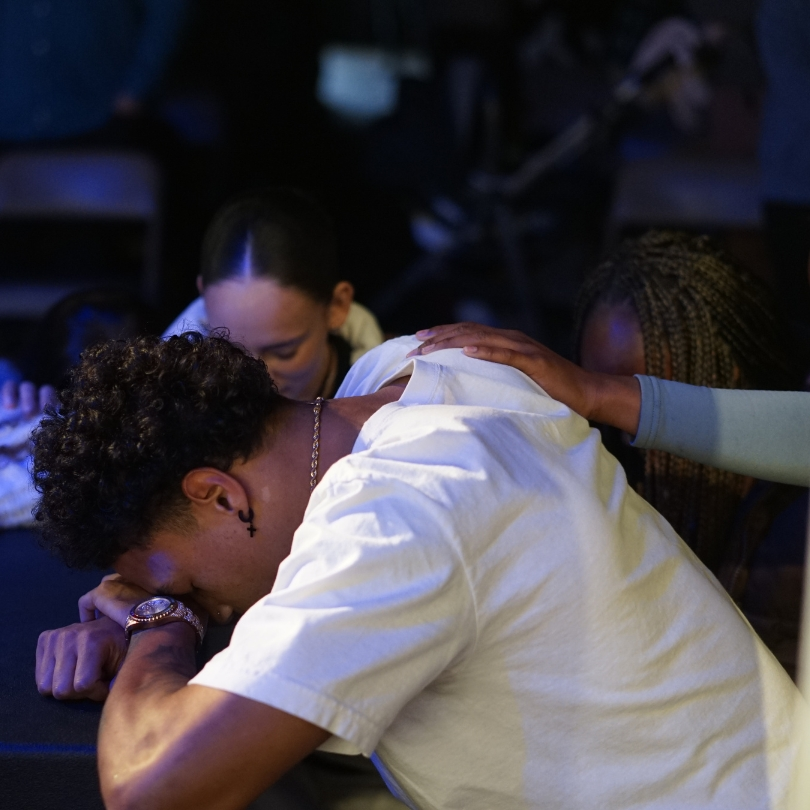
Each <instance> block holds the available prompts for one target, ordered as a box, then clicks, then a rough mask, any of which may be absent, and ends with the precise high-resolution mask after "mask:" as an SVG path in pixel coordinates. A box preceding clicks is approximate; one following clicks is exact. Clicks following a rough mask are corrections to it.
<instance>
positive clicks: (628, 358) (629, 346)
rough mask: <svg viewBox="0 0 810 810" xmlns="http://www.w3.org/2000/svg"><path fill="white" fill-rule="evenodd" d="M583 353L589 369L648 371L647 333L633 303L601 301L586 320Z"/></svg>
mask: <svg viewBox="0 0 810 810" xmlns="http://www.w3.org/2000/svg"><path fill="white" fill-rule="evenodd" d="M579 354H580V361H581V365H582V367H583V368H584V369H586V370H587V371H598V372H601V373H603V374H623V375H627V376H632V375H633V374H646V373H647V364H646V361H645V360H644V337H643V335H642V332H641V323H640V321H639V319H638V315H637V314H636V311H635V309H634V308H633V305H632V304H631V303H630V302H629V301H626V302H623V303H620V304H597V305H596V306H595V307H594V308H593V309H592V310H591V313H590V315H588V317H587V319H586V320H585V325H584V327H583V330H582V340H581V343H580V349H579Z"/></svg>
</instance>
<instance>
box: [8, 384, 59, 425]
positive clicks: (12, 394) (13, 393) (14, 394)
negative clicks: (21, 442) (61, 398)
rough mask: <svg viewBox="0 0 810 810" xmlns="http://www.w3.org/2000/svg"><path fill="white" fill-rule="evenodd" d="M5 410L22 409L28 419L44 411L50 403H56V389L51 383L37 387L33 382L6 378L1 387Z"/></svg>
mask: <svg viewBox="0 0 810 810" xmlns="http://www.w3.org/2000/svg"><path fill="white" fill-rule="evenodd" d="M0 402H2V407H3V410H6V411H16V410H18V409H19V410H20V411H21V412H22V415H23V417H25V418H26V419H28V418H30V417H32V416H37V415H38V414H40V413H42V411H44V410H45V408H46V407H47V406H48V405H54V404H56V391H55V390H54V388H53V386H51V385H43V386H42V387H41V388H39V389H37V387H36V386H35V385H34V383H32V382H23V383H16V382H14V380H6V382H4V383H3V387H2V389H0Z"/></svg>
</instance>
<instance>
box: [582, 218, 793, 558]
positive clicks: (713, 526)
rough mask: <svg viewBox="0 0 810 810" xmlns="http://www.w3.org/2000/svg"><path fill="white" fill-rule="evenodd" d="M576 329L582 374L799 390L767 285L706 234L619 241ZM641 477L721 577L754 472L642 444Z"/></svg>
mask: <svg viewBox="0 0 810 810" xmlns="http://www.w3.org/2000/svg"><path fill="white" fill-rule="evenodd" d="M575 334H576V338H575V352H576V359H577V360H578V361H579V362H580V363H581V364H582V366H583V368H585V369H587V370H592V371H597V372H607V373H625V374H647V375H649V376H653V377H660V378H663V379H667V380H675V381H677V382H682V383H689V384H691V385H699V386H708V387H710V388H731V389H740V388H742V389H769V390H790V389H792V388H798V387H799V381H800V374H799V372H798V369H794V368H793V366H792V365H791V362H790V360H789V357H790V352H789V336H788V334H787V333H786V331H785V329H784V323H783V321H782V320H781V319H780V317H779V313H778V310H777V307H776V304H775V303H774V301H773V298H772V297H771V295H770V293H769V291H768V290H767V289H766V288H765V286H764V285H763V284H762V283H760V282H759V281H758V279H756V278H755V277H753V276H752V275H750V274H749V273H747V272H746V271H744V270H743V269H742V268H740V267H738V266H736V265H735V264H734V263H733V262H731V261H730V260H729V259H728V257H727V256H725V255H724V254H723V253H722V251H720V250H719V249H718V248H717V247H716V246H715V245H714V244H713V243H712V242H711V240H710V239H708V237H703V236H690V235H687V234H683V233H672V232H662V231H651V232H649V233H647V234H646V235H644V236H642V237H641V238H638V239H630V240H626V241H625V242H624V243H623V244H622V245H621V246H620V247H619V248H618V250H616V251H615V252H614V253H613V254H612V255H611V256H609V257H608V258H607V259H606V260H605V261H604V262H602V263H601V264H600V265H599V266H598V267H597V268H596V270H595V271H594V272H593V273H592V274H591V275H590V276H589V277H588V278H587V279H586V281H585V283H584V285H583V287H582V290H581V292H580V296H579V301H578V307H577V319H576V327H575ZM619 455H621V456H623V457H625V458H626V457H627V453H626V452H621V451H620V452H619ZM631 477H632V469H631ZM637 477H638V478H639V479H640V480H637V481H635V482H634V483H635V484H636V488H637V489H638V490H639V491H640V493H641V494H642V495H643V496H644V497H645V498H646V499H647V500H648V501H649V502H650V503H652V504H653V506H655V507H656V509H658V511H659V512H661V513H662V514H663V515H664V516H665V517H666V518H667V520H669V521H670V523H672V525H673V527H674V528H675V529H676V531H677V532H678V533H679V534H680V535H681V536H682V537H683V538H684V540H686V542H687V543H688V544H689V545H690V546H691V547H692V548H693V549H694V551H695V552H696V553H697V555H698V556H699V557H700V558H701V560H703V562H704V563H705V564H706V565H707V566H708V567H709V568H710V569H712V570H713V571H715V572H716V571H717V570H718V567H719V566H720V565H721V564H722V561H723V558H724V555H725V552H726V546H727V544H728V539H729V532H730V529H731V524H732V522H733V520H734V515H735V513H736V511H737V509H738V507H739V505H740V502H741V500H742V498H743V497H744V495H746V494H747V492H748V491H749V490H750V489H751V485H752V481H751V479H750V478H748V477H745V476H741V475H737V474H735V473H731V472H726V471H723V470H719V469H717V468H715V467H709V466H706V465H704V464H699V463H697V462H695V461H690V460H687V459H684V458H678V457H676V456H673V455H671V454H670V453H666V452H663V451H660V450H648V451H644V454H643V472H642V474H641V475H640V476H637Z"/></svg>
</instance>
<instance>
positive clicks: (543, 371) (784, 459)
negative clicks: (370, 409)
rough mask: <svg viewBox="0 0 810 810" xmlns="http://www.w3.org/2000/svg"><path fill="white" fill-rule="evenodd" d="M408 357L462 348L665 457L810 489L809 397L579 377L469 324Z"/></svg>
mask: <svg viewBox="0 0 810 810" xmlns="http://www.w3.org/2000/svg"><path fill="white" fill-rule="evenodd" d="M417 337H420V338H424V342H423V343H422V345H421V346H420V347H419V348H418V349H415V350H414V351H413V352H412V353H411V354H427V353H429V352H432V351H436V350H438V349H450V348H460V349H463V350H464V352H465V354H467V355H468V356H470V357H479V358H481V359H482V360H491V361H493V362H496V363H503V364H506V365H510V366H514V367H515V368H517V369H519V370H520V371H522V372H524V374H527V375H528V376H529V377H531V378H532V379H533V380H534V381H535V382H536V383H537V384H538V385H540V386H541V387H542V388H543V389H544V390H545V391H546V392H547V393H548V394H549V395H550V396H552V397H554V399H557V400H559V401H560V402H563V403H565V404H566V405H568V407H569V408H571V409H572V410H574V411H576V412H577V413H579V414H580V415H581V416H584V417H585V418H586V419H591V420H593V421H595V422H601V423H602V424H606V425H612V426H613V427H617V428H619V429H621V430H624V431H625V432H627V433H629V434H630V435H631V436H635V437H636V439H635V441H634V444H635V445H636V446H638V447H642V448H645V449H651V450H665V451H666V452H668V453H673V454H674V455H677V456H682V457H683V458H688V459H691V460H693V461H699V462H701V463H702V464H709V465H711V466H713V467H718V468H720V469H723V470H729V471H730V472H736V473H740V474H741V475H751V476H754V477H756V478H762V479H764V480H767V481H778V482H780V483H785V484H796V485H799V486H807V485H808V483H810V394H808V393H806V392H804V391H728V390H721V389H716V388H704V387H701V386H694V385H685V384H683V383H677V382H671V381H667V380H658V379H656V378H654V377H644V376H639V377H636V378H634V377H620V376H614V375H609V374H595V373H593V372H588V371H585V370H584V369H581V368H580V367H579V366H577V365H575V364H574V363H570V362H569V361H567V360H565V359H563V358H562V357H560V356H559V355H557V354H555V353H554V352H552V351H551V350H550V349H547V348H546V347H545V346H543V345H541V344H540V343H537V342H536V341H534V340H532V339H531V338H528V337H526V336H525V335H523V334H522V333H520V332H516V331H510V330H505V329H493V328H491V327H487V326H480V325H478V324H472V323H461V324H453V325H449V326H438V327H435V328H433V329H426V330H424V331H422V332H418V333H417Z"/></svg>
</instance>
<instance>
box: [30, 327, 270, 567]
mask: <svg viewBox="0 0 810 810" xmlns="http://www.w3.org/2000/svg"><path fill="white" fill-rule="evenodd" d="M284 402H285V400H284V398H283V397H282V396H281V395H280V394H279V393H278V389H277V388H276V386H275V384H274V383H273V380H272V379H271V378H270V375H269V374H268V373H267V368H266V366H265V365H264V363H263V362H262V361H261V360H257V359H256V358H254V357H251V356H250V355H249V354H248V353H247V352H246V351H244V350H243V349H242V348H241V347H239V346H237V345H235V344H233V343H231V342H230V341H228V340H227V339H226V337H225V336H224V335H222V334H215V335H213V336H210V337H204V336H203V335H201V334H199V333H198V332H186V333H185V334H183V335H180V336H177V337H172V338H169V339H168V340H161V339H160V338H158V337H140V338H134V339H131V340H121V341H110V342H107V343H102V344H99V345H97V346H94V347H92V348H90V349H87V350H86V351H85V352H84V353H83V354H82V357H81V361H80V363H79V364H78V365H77V366H76V367H75V368H74V369H73V371H72V372H71V374H70V377H69V384H68V387H67V388H65V389H64V390H62V391H61V392H60V393H59V404H58V405H57V406H56V407H55V408H50V409H49V410H48V411H47V412H46V415H45V416H44V417H43V419H42V421H41V423H40V426H39V427H38V428H37V430H36V431H35V432H34V435H33V444H34V452H33V474H34V483H35V485H36V488H37V490H38V491H39V492H40V494H41V497H40V500H39V503H38V504H37V507H36V509H35V510H34V517H35V518H36V520H37V521H38V522H39V525H40V527H41V530H42V542H43V544H44V545H45V546H46V547H47V548H49V549H50V550H51V551H53V552H54V553H56V554H57V555H58V556H59V557H61V558H62V560H64V562H66V563H67V564H68V565H69V566H71V567H74V568H93V567H98V568H107V567H109V566H111V565H112V564H113V563H114V561H115V560H116V559H117V558H118V557H120V555H121V554H123V553H124V552H126V551H128V550H130V549H133V548H139V547H144V546H146V545H148V543H149V540H150V538H151V536H152V534H153V533H154V531H155V530H157V529H161V528H165V527H169V526H172V527H181V526H185V527H189V525H190V523H191V522H192V518H191V513H190V510H189V508H188V506H189V504H188V501H187V499H186V498H185V497H184V495H183V494H182V490H181V483H182V480H183V477H184V476H185V475H186V473H188V472H189V471H190V470H192V469H195V468H197V467H214V468H216V469H220V470H223V471H227V470H229V469H230V468H231V466H232V465H233V463H234V462H235V461H236V460H238V459H248V458H250V457H251V456H253V455H254V454H255V453H256V452H257V451H258V449H259V448H260V446H261V444H262V442H263V440H264V439H265V437H266V436H267V431H268V429H269V428H270V426H271V423H272V420H273V417H274V416H275V415H277V414H279V413H280V412H281V410H282V409H283V405H284Z"/></svg>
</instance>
